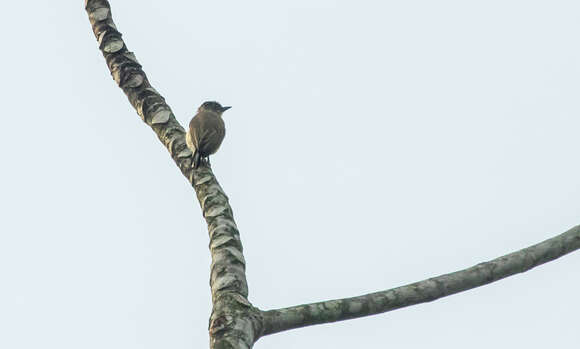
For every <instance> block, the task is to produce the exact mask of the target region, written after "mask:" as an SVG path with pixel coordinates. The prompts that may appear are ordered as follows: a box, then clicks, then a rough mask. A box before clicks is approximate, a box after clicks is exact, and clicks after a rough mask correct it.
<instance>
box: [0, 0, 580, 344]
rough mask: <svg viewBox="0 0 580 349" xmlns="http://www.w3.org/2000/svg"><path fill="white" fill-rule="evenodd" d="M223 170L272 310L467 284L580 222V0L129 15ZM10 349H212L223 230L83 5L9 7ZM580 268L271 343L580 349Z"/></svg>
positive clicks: (0, 336) (4, 220) (295, 4)
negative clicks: (219, 110)
mask: <svg viewBox="0 0 580 349" xmlns="http://www.w3.org/2000/svg"><path fill="white" fill-rule="evenodd" d="M111 6H112V10H113V18H114V20H115V22H116V24H117V27H118V29H119V30H120V31H121V32H122V33H123V38H124V40H125V42H126V43H127V45H128V47H129V49H130V50H131V51H134V52H135V54H136V56H137V58H138V59H139V61H140V62H141V64H142V65H143V68H144V70H145V72H146V73H147V75H148V78H149V80H150V82H151V84H152V85H153V86H154V87H155V88H156V89H157V90H158V91H159V92H160V93H161V94H162V95H163V96H164V97H165V98H166V100H167V102H168V104H169V105H170V106H171V107H172V109H173V111H174V113H175V115H176V117H177V118H178V120H179V121H180V122H182V124H184V125H185V124H186V123H187V122H188V120H189V118H191V117H192V116H193V114H194V113H195V110H196V109H197V107H198V106H199V105H200V104H201V103H202V102H203V101H206V100H217V101H219V102H221V103H223V104H224V105H232V106H233V108H232V109H231V110H229V111H228V112H227V113H226V114H225V121H226V127H227V135H226V138H225V141H224V143H223V145H222V147H221V149H220V151H219V153H217V154H216V155H215V156H213V157H212V166H213V170H214V173H215V175H216V176H217V178H218V180H219V182H220V183H221V185H222V187H223V188H224V190H225V192H226V193H227V195H228V196H229V198H230V203H231V205H232V207H233V210H234V215H235V218H236V221H237V225H238V228H239V229H240V234H241V238H242V242H243V245H244V253H245V257H246V261H247V278H248V283H249V288H250V296H249V299H250V301H251V302H253V304H254V305H255V306H257V307H259V308H260V309H264V310H267V309H274V308H280V307H286V306H292V305H297V304H303V303H309V302H315V301H322V300H328V299H335V298H343V297H351V296H357V295H361V294H365V293H370V292H376V291H380V290H385V289H389V288H392V287H397V286H400V285H404V284H407V283H410V282H415V281H418V280H422V279H425V278H429V277H432V276H436V275H440V274H443V273H448V272H452V271H456V270H459V269H463V268H466V267H469V266H472V265H474V264H477V263H479V262H483V261H486V260H489V259H492V258H496V257H498V256H501V255H503V254H506V253H509V252H512V251H515V250H518V249H521V248H523V247H526V246H529V245H532V244H535V243H537V242H540V241H542V240H544V239H547V238H550V237H552V236H555V235H557V234H560V233H562V232H564V231H566V230H568V229H569V228H571V227H573V226H575V225H577V224H580V201H579V200H578V197H579V196H580V184H579V178H580V162H579V161H578V150H579V149H580V138H579V137H578V129H579V127H580V119H579V115H580V102H579V96H580V47H579V46H578V45H577V42H578V33H580V20H579V19H580V15H579V14H580V3H579V2H577V1H558V0H553V1H530V0H527V1H514V0H502V1H496V0H490V1H449V0H442V1H427V0H423V1H418V0H416V1H364V0H362V1H357V2H352V1H338V0H335V1H332V0H314V1H313V0H308V1H307V0H295V1H291V2H278V1H257V0H248V1H243V2H241V1H211V2H209V1H186V2H183V1H176V0H166V1H163V2H160V1H149V0H139V1H137V0H123V1H117V0H111ZM4 9H5V13H4V16H3V20H2V21H0V30H2V32H3V33H4V35H3V40H2V54H1V55H0V70H1V73H2V84H0V93H1V95H2V96H3V98H2V100H3V106H2V120H3V124H2V125H3V130H4V132H3V136H2V137H1V138H0V142H1V147H0V158H1V159H2V169H3V171H2V172H1V174H0V178H1V181H0V193H1V195H0V212H1V219H0V278H1V279H0V280H1V281H0V347H1V348H9V349H29V348H39V347H42V348H58V349H67V348H85V349H92V348H95V349H96V348H105V347H106V348H111V349H116V348H119V349H121V348H122V349H153V348H173V349H182V348H183V349H185V348H204V347H207V346H208V334H207V326H208V318H209V313H210V310H211V298H210V289H209V265H210V255H209V252H208V248H207V245H208V236H207V227H206V225H205V222H204V221H203V218H202V215H201V211H200V207H199V204H198V202H197V199H196V198H195V195H194V192H193V189H192V188H191V186H190V185H189V184H188V182H187V180H186V179H185V178H184V177H183V176H182V175H181V173H180V172H179V170H178V169H177V167H176V166H175V165H174V163H173V162H172V160H171V158H170V157H169V155H168V153H167V151H166V150H165V148H164V147H163V146H162V145H161V143H160V142H159V141H158V140H157V138H156V137H155V135H154V133H153V132H152V131H151V130H150V129H149V128H148V127H147V126H146V125H145V124H144V123H143V122H142V121H141V119H140V118H139V116H138V115H137V114H136V112H135V111H134V110H133V108H132V107H131V106H130V104H129V102H128V101H127V99H126V97H125V95H124V94H123V93H122V91H121V90H120V89H119V88H118V87H117V86H116V84H115V83H114V81H113V80H112V78H111V76H110V74H109V71H108V70H107V68H106V65H105V62H104V59H103V57H102V55H101V53H100V52H99V50H98V47H97V43H96V40H95V38H94V36H93V34H92V32H91V29H90V25H89V21H88V18H87V15H86V13H85V11H84V8H83V1H70V0H69V1H51V2H47V1H38V0H33V1H27V2H11V3H10V5H6V6H5V7H4ZM579 269H580V253H578V252H577V253H572V254H570V255H568V256H565V257H563V258H561V259H559V260H557V261H554V262H551V263H548V264H546V265H544V266H540V267H538V268H536V269H533V270H532V271H529V272H527V273H524V274H520V275H517V276H514V277H510V278H508V279H505V280H502V281H499V282H497V283H494V284H491V285H488V286H485V287H481V288H477V289H474V290H470V291H467V292H464V293H461V294H457V295H453V296H450V297H446V298H444V299H441V300H438V301H436V302H431V303H427V304H422V305H418V306H413V307H409V308H405V309H400V310H396V311H393V312H389V313H385V314H381V315H377V316H373V317H366V318H363V319H357V320H350V321H344V322H340V323H334V324H328V325H320V326H313V327H308V328H303V329H297V330H293V331H288V332H284V333H280V334H275V335H271V336H268V337H265V338H262V339H260V340H259V341H258V342H257V343H256V345H255V348H257V349H260V348H278V349H291V348H319V347H322V346H324V347H332V348H337V349H343V348H344V349H346V348H353V347H387V346H389V347H397V348H419V347H426V346H429V347H435V348H439V347H446V348H464V347H466V346H469V347H470V348H490V347H495V348H506V347H525V348H545V347H550V348H572V347H576V346H577V338H578V335H577V331H578V326H577V319H578V314H577V309H578V306H579V305H580V301H579V300H578V294H579V293H580V279H579V278H578V270H579Z"/></svg>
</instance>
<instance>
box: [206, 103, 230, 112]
mask: <svg viewBox="0 0 580 349" xmlns="http://www.w3.org/2000/svg"><path fill="white" fill-rule="evenodd" d="M230 108H231V107H222V105H221V104H219V103H218V102H215V101H208V102H204V103H203V104H202V105H201V107H200V109H205V110H211V111H216V112H220V113H223V112H225V111H226V110H228V109H230Z"/></svg>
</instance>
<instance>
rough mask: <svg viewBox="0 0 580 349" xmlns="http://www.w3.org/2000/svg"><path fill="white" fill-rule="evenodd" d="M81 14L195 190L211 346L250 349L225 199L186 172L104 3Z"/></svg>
mask: <svg viewBox="0 0 580 349" xmlns="http://www.w3.org/2000/svg"><path fill="white" fill-rule="evenodd" d="M85 9H86V10H87V13H88V15H89V20H90V22H91V26H92V29H93V32H94V34H95V36H96V38H97V41H98V42H99V48H100V50H101V52H102V53H103V55H104V57H105V60H106V62H107V66H108V67H109V70H110V71H111V75H112V76H113V79H114V80H115V82H116V83H117V84H118V85H119V87H120V88H121V89H122V90H123V92H125V94H126V95H127V97H128V98H129V101H130V102H131V104H132V105H133V107H134V108H135V109H136V111H137V113H138V114H139V115H140V116H141V119H142V120H143V121H144V122H145V123H146V124H147V125H149V126H150V127H151V128H152V129H153V131H154V132H155V134H156V135H157V137H158V138H159V140H160V141H161V143H163V145H165V147H166V148H167V150H168V151H169V153H170V154H171V157H172V158H173V161H175V163H176V164H177V167H179V169H180V170H181V173H183V175H184V176H185V177H186V178H187V179H188V180H189V182H190V183H191V184H192V185H193V187H194V189H195V191H196V194H197V198H198V200H199V203H200V205H201V208H202V211H203V216H204V217H205V220H206V222H207V225H208V230H209V236H210V250H211V256H212V264H211V277H210V286H211V290H212V300H213V311H212V315H211V318H210V336H211V347H212V348H215V347H220V348H222V347H223V348H229V347H232V348H250V347H251V346H252V345H253V343H254V341H255V338H256V336H255V335H254V334H255V333H259V332H260V330H261V328H260V321H259V320H260V319H259V317H260V313H259V311H258V310H257V309H255V308H253V307H252V306H251V304H250V303H249V302H248V300H247V296H248V284H247V282H246V272H245V268H246V263H245V261H244V256H243V252H242V243H241V241H240V237H239V232H238V229H237V227H236V223H235V221H234V217H233V213H232V209H231V207H230V205H229V203H228V198H227V196H226V194H225V193H224V191H223V190H222V188H221V187H220V185H219V184H218V182H217V180H216V178H215V176H214V175H213V173H212V171H211V169H210V168H208V167H205V166H201V167H200V168H198V169H197V170H194V169H192V167H191V165H192V160H193V159H192V153H191V151H190V150H189V149H188V148H187V146H186V143H185V130H184V129H183V127H182V126H181V125H180V124H179V123H178V122H177V120H176V119H175V116H174V115H173V112H172V111H171V108H170V107H169V106H168V105H167V104H166V103H165V99H164V98H163V97H162V96H161V95H160V94H159V93H158V92H157V91H156V90H155V89H154V88H153V87H152V86H151V85H150V84H149V81H148V80H147V76H146V75H145V72H144V71H143V70H142V69H141V65H140V64H139V63H138V62H137V59H136V58H135V55H134V54H133V53H132V52H130V51H128V50H127V47H126V45H125V43H124V42H123V40H122V39H121V33H120V32H119V31H118V30H117V27H116V26H115V24H114V23H113V19H112V17H111V7H110V5H109V2H108V1H107V0H87V1H85Z"/></svg>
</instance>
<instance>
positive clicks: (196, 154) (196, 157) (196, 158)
mask: <svg viewBox="0 0 580 349" xmlns="http://www.w3.org/2000/svg"><path fill="white" fill-rule="evenodd" d="M200 162H201V155H199V152H198V151H197V149H196V150H195V152H194V153H193V168H198V167H199V163H200Z"/></svg>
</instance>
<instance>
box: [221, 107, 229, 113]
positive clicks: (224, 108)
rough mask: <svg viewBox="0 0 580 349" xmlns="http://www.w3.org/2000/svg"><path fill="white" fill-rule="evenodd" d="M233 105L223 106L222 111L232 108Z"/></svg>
mask: <svg viewBox="0 0 580 349" xmlns="http://www.w3.org/2000/svg"><path fill="white" fill-rule="evenodd" d="M230 108H231V107H222V113H223V112H225V111H226V110H228V109H230Z"/></svg>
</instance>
